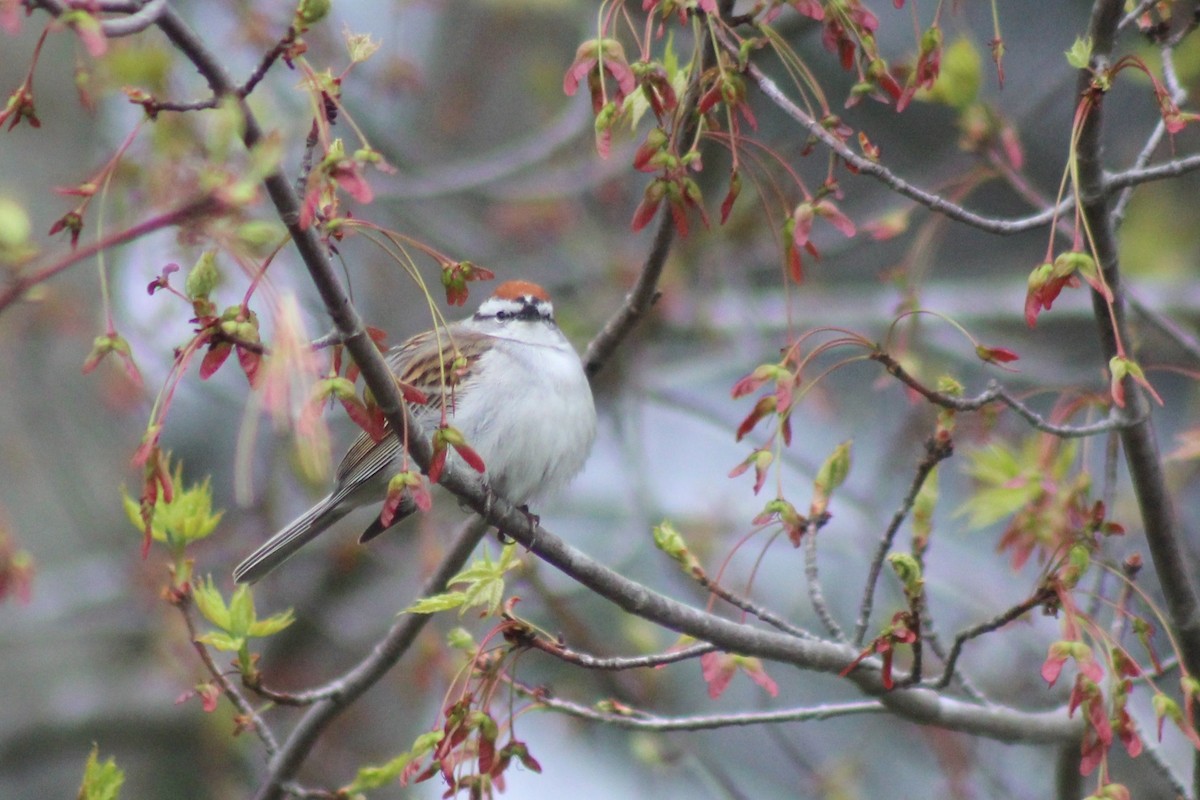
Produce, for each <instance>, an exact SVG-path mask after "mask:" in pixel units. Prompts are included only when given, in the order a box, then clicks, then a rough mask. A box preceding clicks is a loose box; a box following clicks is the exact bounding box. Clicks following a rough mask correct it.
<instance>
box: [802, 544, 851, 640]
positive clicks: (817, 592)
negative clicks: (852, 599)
mask: <svg viewBox="0 0 1200 800" xmlns="http://www.w3.org/2000/svg"><path fill="white" fill-rule="evenodd" d="M819 527H820V526H819V525H818V524H817V523H816V521H812V520H810V521H809V523H808V526H807V528H806V530H805V531H804V577H805V579H806V580H807V581H808V601H809V603H810V604H811V605H812V608H813V612H815V613H816V615H817V619H819V620H821V624H822V625H824V626H825V630H827V631H828V632H829V635H830V636H832V637H833V638H834V639H837V640H838V641H839V642H844V641H846V634H845V633H844V632H843V631H842V626H841V625H838V623H837V620H835V619H834V618H833V614H832V613H830V611H829V605H828V604H827V603H826V602H825V592H824V591H823V590H822V589H821V574H820V572H819V571H818V569H817V530H818V528H819Z"/></svg>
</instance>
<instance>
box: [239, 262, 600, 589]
mask: <svg viewBox="0 0 1200 800" xmlns="http://www.w3.org/2000/svg"><path fill="white" fill-rule="evenodd" d="M385 358H386V360H387V362H388V367H389V368H390V369H391V370H392V372H393V374H395V376H396V378H397V379H398V380H399V381H401V382H403V383H405V384H408V385H409V386H411V387H414V388H416V389H417V390H418V391H419V392H420V393H421V394H423V395H424V396H425V397H426V402H425V403H424V404H410V410H411V411H412V414H413V417H414V418H415V420H416V421H417V423H418V426H419V427H420V428H421V432H420V435H426V436H428V435H431V434H432V432H433V430H434V429H435V428H436V426H437V425H439V424H440V423H441V422H442V419H443V409H444V413H445V420H446V422H447V423H448V424H450V425H453V426H454V427H455V428H457V429H458V430H459V431H460V432H461V433H462V434H463V436H464V437H465V439H466V440H467V444H468V445H470V447H471V448H473V449H474V450H475V452H476V453H478V454H479V456H480V458H481V459H482V460H483V463H484V466H485V468H486V476H485V481H486V482H487V484H488V485H489V486H490V487H491V488H492V489H493V490H494V491H495V492H497V493H498V494H500V495H501V496H503V497H504V498H506V499H507V500H508V501H509V502H511V503H513V504H515V505H522V504H524V503H525V502H526V501H527V500H529V499H530V498H531V497H533V496H534V495H535V494H539V495H541V494H546V493H549V492H552V491H553V490H555V489H557V488H560V487H561V486H563V485H564V484H566V483H567V482H568V481H570V479H571V478H573V477H574V476H575V475H576V474H577V473H578V472H579V470H580V469H582V468H583V464H584V462H585V461H586V460H587V456H588V453H589V452H590V451H591V447H592V441H593V440H594V439H595V436H596V408H595V405H594V404H593V401H592V390H591V387H590V386H589V384H588V380H587V376H586V375H585V374H584V371H583V364H582V362H581V361H580V358H579V354H578V353H577V352H576V351H575V348H574V347H572V346H571V343H570V342H569V341H567V337H565V336H564V335H563V333H562V331H560V330H559V329H558V325H557V324H555V321H554V306H553V305H552V304H551V302H550V297H549V295H548V294H547V293H546V290H545V289H543V288H542V287H541V286H538V285H537V284H535V283H530V282H528V281H507V282H505V283H502V284H500V285H499V286H497V287H496V290H495V292H493V294H492V295H491V297H489V298H487V299H486V300H485V301H483V303H482V304H481V305H480V306H479V310H478V311H476V312H475V314H474V316H472V317H469V318H468V319H464V320H461V321H459V322H455V323H452V324H450V325H447V326H445V327H442V328H436V329H434V330H429V331H425V332H424V333H419V334H417V335H416V336H413V337H412V338H410V339H408V340H407V341H405V342H404V343H402V344H400V345H399V346H397V347H394V348H392V349H391V350H389V351H388V353H387V354H386V356H385ZM449 458H450V459H457V458H459V456H458V455H457V454H456V453H454V452H453V451H452V452H451V454H450V456H449ZM403 461H404V453H403V447H402V445H401V442H400V439H399V437H397V436H396V435H395V434H394V433H392V432H390V431H389V433H388V434H387V435H386V436H385V437H384V438H383V439H382V440H380V441H375V440H374V439H372V438H371V437H370V436H369V435H368V434H366V433H362V434H360V435H359V437H358V438H357V439H356V440H355V441H354V443H353V444H352V445H351V446H350V449H349V450H348V451H347V452H346V455H345V456H344V457H343V458H342V461H341V464H340V465H339V466H338V468H337V472H336V475H335V478H336V482H335V485H334V488H333V491H332V492H330V493H329V495H328V496H326V497H325V498H324V499H322V500H321V501H319V502H318V503H317V504H316V505H314V506H313V507H312V508H310V509H309V510H308V511H306V512H304V513H303V514H301V515H300V516H299V517H297V518H296V519H295V520H294V521H292V522H291V523H290V524H288V525H287V526H286V527H284V528H283V529H282V530H280V531H279V532H278V533H276V534H275V535H274V536H272V537H271V538H270V539H268V540H267V541H266V542H264V543H263V544H262V546H260V547H259V548H258V549H257V550H255V551H254V552H253V553H252V554H251V555H250V556H249V557H248V558H246V560H244V561H243V562H242V563H241V564H239V565H238V566H237V568H236V569H234V571H233V577H234V579H235V580H236V581H237V582H239V583H253V582H255V581H257V580H258V579H259V578H261V577H263V576H264V575H266V574H267V573H268V572H270V571H271V570H273V569H275V568H276V567H278V566H279V565H280V564H282V563H283V562H284V561H286V560H287V559H288V558H290V557H291V556H292V555H294V554H295V552H296V551H297V550H299V549H300V548H301V547H303V546H304V545H305V544H307V543H308V542H309V541H311V540H312V539H313V538H315V537H316V536H318V535H319V534H321V533H322V532H323V531H325V530H326V529H327V528H329V527H330V526H331V525H333V524H334V523H335V522H337V521H338V520H340V519H341V518H342V517H344V516H346V514H349V513H350V512H351V511H353V510H354V509H356V508H358V507H360V506H365V505H370V504H373V503H382V502H383V500H384V498H385V496H386V494H387V486H388V482H389V480H390V479H391V477H392V476H393V475H394V474H395V473H397V472H398V471H400V469H402V466H401V465H402V463H403ZM415 510H416V504H415V503H414V502H413V500H412V498H411V497H408V496H405V497H404V499H403V500H402V502H401V504H400V506H399V508H398V509H397V510H396V512H395V514H394V516H393V518H392V519H391V520H390V521H389V524H388V525H387V526H386V527H385V526H384V525H383V523H382V521H381V520H380V519H379V518H376V520H375V521H374V522H373V523H372V524H371V526H370V527H368V528H367V530H366V531H365V532H364V533H363V535H362V537H361V538H360V541H361V542H366V541H368V540H370V539H373V538H375V537H376V536H378V535H379V534H381V533H383V532H384V530H387V529H389V528H391V527H392V526H394V525H395V524H396V523H397V522H399V521H400V520H402V519H404V518H405V517H407V516H408V515H410V514H412V513H413V512H414V511H415Z"/></svg>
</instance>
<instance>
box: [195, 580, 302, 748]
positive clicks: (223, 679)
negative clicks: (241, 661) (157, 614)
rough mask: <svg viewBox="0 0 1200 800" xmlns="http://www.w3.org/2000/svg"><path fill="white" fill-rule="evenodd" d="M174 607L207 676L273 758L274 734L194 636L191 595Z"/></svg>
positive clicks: (275, 743)
mask: <svg viewBox="0 0 1200 800" xmlns="http://www.w3.org/2000/svg"><path fill="white" fill-rule="evenodd" d="M175 606H176V607H177V608H178V609H179V613H180V614H182V615H183V622H184V625H186V626H187V633H188V641H189V642H191V643H192V648H193V649H194V650H195V651H196V654H197V655H198V656H200V661H201V662H202V663H203V664H204V668H205V669H206V670H208V674H209V675H211V676H212V679H213V680H214V681H216V682H217V685H218V686H220V687H221V691H222V692H224V694H225V696H226V697H228V698H229V702H230V703H233V707H234V708H236V709H237V710H238V713H239V714H241V715H242V716H243V717H245V718H246V719H248V720H250V721H251V723H252V724H251V727H252V728H253V729H254V733H255V734H256V735H257V736H258V738H259V739H260V740H262V743H263V747H264V748H266V750H267V754H268V755H270V756H272V757H273V756H274V755H275V754H276V753H277V752H279V742H277V741H276V740H275V734H274V733H272V732H271V728H270V727H269V726H268V725H267V723H266V721H265V720H263V718H262V717H261V716H260V715H259V713H258V711H256V710H255V708H254V706H252V705H251V704H250V701H249V700H247V699H246V696H245V695H243V694H242V693H241V691H239V690H238V687H237V686H235V685H234V684H233V681H231V680H229V678H228V676H226V675H225V673H224V672H222V671H221V668H220V667H218V666H217V664H216V662H215V661H213V658H212V654H211V653H209V652H208V648H207V647H206V646H205V645H204V643H203V642H201V641H199V638H198V637H197V634H196V621H195V620H194V619H193V618H192V613H191V608H192V598H191V595H182V596H180V598H179V601H178V602H177V603H175Z"/></svg>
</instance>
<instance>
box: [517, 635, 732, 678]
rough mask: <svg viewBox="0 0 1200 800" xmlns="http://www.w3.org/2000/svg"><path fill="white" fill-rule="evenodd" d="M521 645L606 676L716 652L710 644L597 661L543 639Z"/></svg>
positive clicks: (533, 637)
mask: <svg viewBox="0 0 1200 800" xmlns="http://www.w3.org/2000/svg"><path fill="white" fill-rule="evenodd" d="M519 644H520V645H522V646H525V647H531V648H533V649H534V650H540V651H541V652H543V653H546V654H548V655H552V656H554V657H555V658H557V659H559V660H561V661H566V662H567V663H568V664H574V665H576V666H579V667H583V668H585V669H595V670H603V671H608V672H619V671H621V670H626V669H640V668H644V667H661V666H664V665H666V664H674V663H677V662H679V661H687V660H689V659H693V658H698V657H699V656H702V655H704V654H705V653H711V652H713V651H715V650H716V649H717V648H716V646H714V645H711V644H694V645H692V646H690V647H685V648H683V649H682V650H673V651H668V652H666V653H652V654H650V655H644V656H616V657H611V658H600V657H599V656H593V655H591V654H589V653H581V652H579V651H578V650H572V649H571V648H569V647H567V646H566V645H563V644H560V643H558V642H552V641H548V640H547V639H545V638H544V637H541V636H538V635H536V634H531V635H528V636H523V637H522V638H521V639H520V642H519Z"/></svg>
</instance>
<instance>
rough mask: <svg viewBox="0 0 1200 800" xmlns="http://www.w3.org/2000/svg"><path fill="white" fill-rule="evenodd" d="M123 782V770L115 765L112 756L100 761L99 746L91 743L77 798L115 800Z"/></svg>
mask: <svg viewBox="0 0 1200 800" xmlns="http://www.w3.org/2000/svg"><path fill="white" fill-rule="evenodd" d="M123 783H125V771H124V770H122V769H121V768H120V767H118V766H117V762H116V760H115V759H113V758H109V759H108V760H107V761H104V762H101V761H100V748H99V747H98V746H97V745H94V744H93V745H92V752H91V753H90V754H89V755H88V760H87V764H86V765H85V766H84V768H83V783H81V784H80V785H79V800H117V797H118V796H119V795H120V792H121V784H123Z"/></svg>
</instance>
